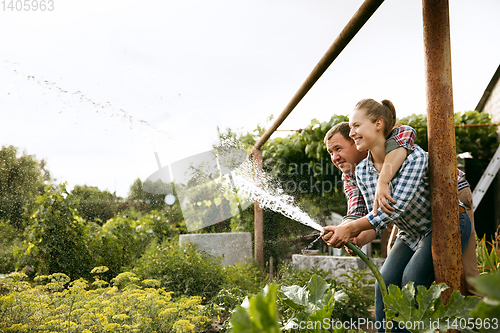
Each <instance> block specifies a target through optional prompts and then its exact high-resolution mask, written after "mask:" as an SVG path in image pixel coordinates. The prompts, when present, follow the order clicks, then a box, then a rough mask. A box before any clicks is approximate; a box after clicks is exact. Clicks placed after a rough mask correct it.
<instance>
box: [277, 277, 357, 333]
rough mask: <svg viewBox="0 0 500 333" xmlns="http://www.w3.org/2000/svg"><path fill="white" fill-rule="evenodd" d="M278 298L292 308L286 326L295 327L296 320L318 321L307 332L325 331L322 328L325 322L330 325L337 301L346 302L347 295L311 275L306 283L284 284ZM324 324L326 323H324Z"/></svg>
mask: <svg viewBox="0 0 500 333" xmlns="http://www.w3.org/2000/svg"><path fill="white" fill-rule="evenodd" d="M279 297H280V300H281V302H282V303H283V304H285V305H287V306H288V307H290V308H291V309H293V310H294V312H293V314H292V316H291V318H290V319H289V321H288V324H287V325H286V328H297V327H296V326H297V323H298V322H319V323H321V325H319V326H320V327H317V326H316V325H314V326H313V327H311V328H310V329H307V331H308V332H314V333H316V332H318V333H319V332H325V330H324V329H323V328H322V326H323V325H325V324H327V325H328V329H329V328H330V327H331V326H334V325H331V319H332V312H333V310H334V307H335V306H337V305H338V303H345V302H347V299H348V296H347V294H346V293H345V292H343V291H341V290H338V291H336V290H334V289H332V288H330V285H329V284H327V283H326V282H325V280H323V279H322V278H320V277H319V276H317V275H313V276H312V277H311V280H310V281H309V283H308V285H306V286H304V287H299V286H290V287H287V286H284V287H281V289H280V293H279ZM325 326H326V325H325Z"/></svg>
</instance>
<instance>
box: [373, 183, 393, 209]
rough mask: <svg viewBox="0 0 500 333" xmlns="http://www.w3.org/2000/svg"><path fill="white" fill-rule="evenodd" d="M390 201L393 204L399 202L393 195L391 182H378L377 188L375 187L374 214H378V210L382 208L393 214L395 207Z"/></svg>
mask: <svg viewBox="0 0 500 333" xmlns="http://www.w3.org/2000/svg"><path fill="white" fill-rule="evenodd" d="M389 201H390V202H392V203H393V204H395V203H397V201H396V200H394V198H393V197H391V191H390V189H389V184H387V183H384V182H381V181H380V180H379V181H378V182H377V188H376V189H375V200H374V202H373V215H374V216H377V210H378V209H379V208H380V209H382V211H383V212H385V213H386V214H388V215H391V214H392V212H394V207H392V206H391V205H390V204H389Z"/></svg>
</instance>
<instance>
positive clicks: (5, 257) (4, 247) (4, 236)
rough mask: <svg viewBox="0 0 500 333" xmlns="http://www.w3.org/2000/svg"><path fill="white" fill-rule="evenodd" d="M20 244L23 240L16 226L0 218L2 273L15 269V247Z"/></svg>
mask: <svg viewBox="0 0 500 333" xmlns="http://www.w3.org/2000/svg"><path fill="white" fill-rule="evenodd" d="M20 245H21V240H20V239H19V237H18V236H17V232H16V230H15V228H14V227H13V226H12V225H11V224H10V223H8V222H6V221H4V220H0V273H10V272H13V271H14V270H15V266H16V260H15V257H14V248H15V247H16V246H17V247H19V246H20Z"/></svg>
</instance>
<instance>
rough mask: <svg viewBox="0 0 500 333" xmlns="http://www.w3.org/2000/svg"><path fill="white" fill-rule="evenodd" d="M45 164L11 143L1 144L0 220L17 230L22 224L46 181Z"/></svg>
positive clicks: (47, 179)
mask: <svg viewBox="0 0 500 333" xmlns="http://www.w3.org/2000/svg"><path fill="white" fill-rule="evenodd" d="M45 166H46V163H45V161H44V160H41V161H38V160H37V159H36V157H35V156H34V155H26V154H25V153H23V154H22V155H20V153H19V151H18V148H16V147H14V146H2V149H1V150H0V219H5V220H9V221H10V223H11V225H12V226H13V227H14V228H15V229H16V230H17V231H20V230H22V229H23V228H24V227H25V224H24V216H25V213H27V215H29V214H30V213H31V211H32V209H33V207H34V204H35V198H36V196H37V195H40V194H42V193H43V191H44V187H45V183H46V182H50V173H49V172H48V171H47V170H46V169H45Z"/></svg>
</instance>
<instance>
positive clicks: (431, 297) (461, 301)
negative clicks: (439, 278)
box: [384, 282, 480, 333]
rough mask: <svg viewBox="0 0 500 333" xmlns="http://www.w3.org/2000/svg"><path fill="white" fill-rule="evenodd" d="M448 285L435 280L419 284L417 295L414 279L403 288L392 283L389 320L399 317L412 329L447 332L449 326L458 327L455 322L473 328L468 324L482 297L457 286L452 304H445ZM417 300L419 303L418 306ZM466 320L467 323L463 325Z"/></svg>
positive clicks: (463, 328)
mask: <svg viewBox="0 0 500 333" xmlns="http://www.w3.org/2000/svg"><path fill="white" fill-rule="evenodd" d="M446 289H448V287H447V286H446V285H445V284H444V283H441V284H438V285H435V284H433V285H432V286H431V287H430V288H429V289H427V288H425V287H423V286H418V287H417V290H418V293H417V296H416V298H415V288H414V285H413V282H409V283H408V284H407V285H406V286H404V287H403V289H402V290H401V289H399V287H398V286H396V285H390V286H389V294H388V295H387V296H386V297H384V305H385V309H386V310H385V311H386V315H387V318H388V320H389V319H393V320H395V321H396V322H398V323H399V325H400V326H401V327H405V328H406V329H408V330H409V331H410V332H428V333H431V332H435V331H436V330H439V331H441V332H446V331H447V330H448V329H452V328H455V329H456V328H457V327H453V326H454V325H456V326H458V325H460V328H459V329H460V330H461V331H462V332H472V329H470V328H469V327H468V326H467V325H468V323H469V322H470V321H469V314H470V312H471V310H472V309H474V308H475V307H476V305H477V304H478V303H479V301H480V298H478V297H476V296H467V297H464V296H462V295H461V294H460V292H459V291H458V290H454V291H453V293H452V294H451V297H450V300H449V302H448V304H446V305H443V301H442V300H441V298H439V296H440V295H441V293H442V292H443V291H444V290H446ZM415 300H416V302H417V303H418V307H416V306H415ZM464 321H465V323H466V324H465V325H461V324H460V323H463V322H464ZM389 326H390V324H389Z"/></svg>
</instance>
